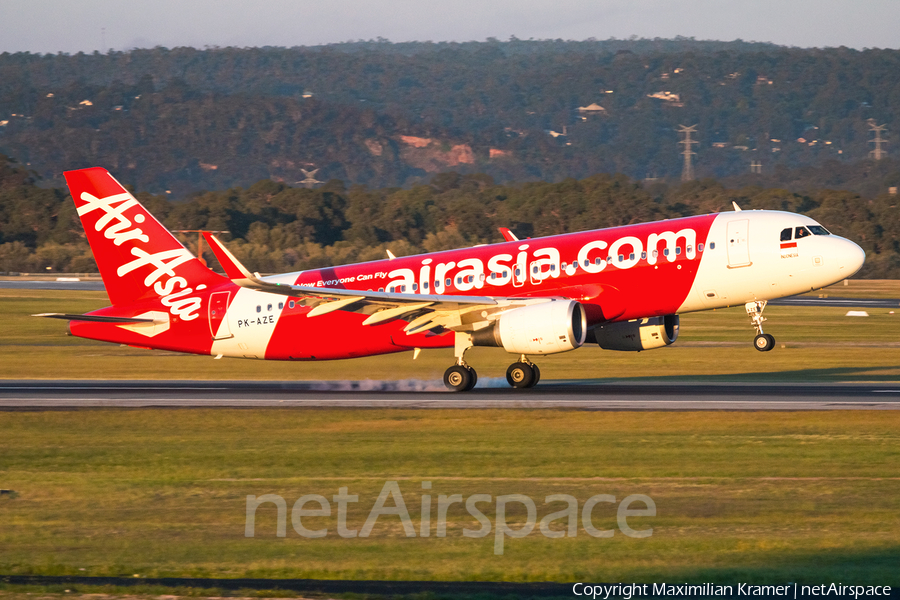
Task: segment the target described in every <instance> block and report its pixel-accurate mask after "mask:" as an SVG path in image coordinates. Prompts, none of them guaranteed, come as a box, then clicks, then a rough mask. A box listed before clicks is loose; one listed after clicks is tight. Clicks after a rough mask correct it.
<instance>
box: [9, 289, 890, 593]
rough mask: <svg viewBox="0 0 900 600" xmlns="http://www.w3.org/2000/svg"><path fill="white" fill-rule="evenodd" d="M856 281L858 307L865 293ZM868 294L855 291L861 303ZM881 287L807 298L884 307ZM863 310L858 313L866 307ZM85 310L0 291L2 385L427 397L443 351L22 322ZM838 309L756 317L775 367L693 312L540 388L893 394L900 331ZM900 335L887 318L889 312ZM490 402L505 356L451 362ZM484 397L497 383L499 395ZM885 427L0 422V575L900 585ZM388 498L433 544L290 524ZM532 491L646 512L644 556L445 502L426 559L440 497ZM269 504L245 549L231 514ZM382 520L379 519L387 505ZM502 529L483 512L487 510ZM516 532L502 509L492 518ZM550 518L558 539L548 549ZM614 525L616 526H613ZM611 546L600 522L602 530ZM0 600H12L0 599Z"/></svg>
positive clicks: (543, 415) (256, 418)
mask: <svg viewBox="0 0 900 600" xmlns="http://www.w3.org/2000/svg"><path fill="white" fill-rule="evenodd" d="M857 283H859V284H860V285H859V286H857ZM864 284H865V286H867V287H865V286H864ZM898 287H900V284H898V283H897V282H874V283H871V284H866V283H865V282H852V284H851V285H850V286H847V288H843V287H839V288H837V289H835V290H833V291H827V290H826V291H822V292H819V293H822V294H824V293H829V294H833V295H834V296H849V295H851V294H850V293H847V292H848V290H850V289H852V290H853V291H854V292H859V294H860V295H861V296H864V297H878V296H881V297H900V289H898ZM860 290H862V291H860ZM106 304H107V300H106V297H105V294H103V293H102V292H66V293H61V292H38V291H18V290H0V315H2V316H3V319H2V320H0V378H6V379H10V378H22V379H28V378H135V379H152V378H173V379H179V378H184V379H201V378H210V379H216V378H221V379H335V380H340V379H348V378H349V379H398V378H401V379H402V378H410V379H429V380H433V381H434V382H435V383H437V382H438V381H439V378H440V376H441V374H442V373H443V370H444V369H445V368H446V366H447V365H448V364H449V363H450V362H451V356H452V354H451V352H450V351H426V352H423V353H422V355H421V356H420V357H419V359H418V360H416V361H413V360H412V356H411V354H409V353H406V354H400V355H394V356H386V357H373V358H368V359H357V360H352V361H337V362H323V363H277V362H263V361H242V360H224V359H223V360H219V361H216V360H213V359H212V358H211V357H195V356H185V355H179V354H174V353H168V352H154V351H144V350H136V349H132V348H121V347H117V346H114V345H109V344H102V343H95V342H90V341H86V340H80V339H78V338H71V337H66V336H65V334H64V329H65V326H64V324H63V323H61V322H57V321H52V320H48V319H35V318H32V317H29V316H27V315H29V314H31V313H36V312H86V311H88V310H91V309H94V308H98V307H100V306H104V305H106ZM845 312H846V310H844V309H831V308H787V307H769V308H768V309H767V310H766V316H767V317H768V318H769V322H768V323H767V329H766V330H767V331H768V332H770V333H772V334H774V335H775V336H776V338H777V339H778V346H777V347H776V349H775V350H773V351H772V352H769V353H765V354H763V353H759V352H756V351H755V350H753V349H752V347H751V346H750V340H751V339H752V329H751V327H750V324H749V319H748V318H747V316H746V315H745V314H744V312H743V309H742V308H737V309H728V310H719V311H714V312H708V313H699V314H694V315H685V316H683V317H682V330H681V336H680V337H679V340H678V342H677V343H676V344H675V345H673V346H671V347H669V348H665V349H660V350H655V351H652V352H642V353H639V354H638V353H617V352H607V351H602V350H599V349H596V348H585V349H581V350H578V351H576V352H573V353H568V354H564V355H559V356H554V357H546V358H543V359H541V361H540V365H541V368H542V372H543V375H544V378H545V379H579V378H580V379H584V378H588V379H601V380H622V379H629V378H642V379H646V378H675V379H699V380H729V381H746V380H766V381H771V380H782V381H900V336H898V335H897V334H898V332H900V322H898V321H897V319H900V314H897V315H892V314H889V310H888V309H883V310H874V311H869V312H870V317H868V318H851V317H845V316H844V314H845ZM898 312H900V307H898ZM468 358H469V359H470V361H471V362H472V363H473V364H474V365H475V366H476V368H477V369H478V371H479V374H480V382H481V383H482V384H485V383H486V384H487V385H491V384H492V383H493V384H497V385H503V386H505V385H506V384H505V381H502V380H500V379H498V378H501V377H502V375H503V372H504V370H505V367H506V365H507V364H508V363H509V358H508V356H507V355H506V354H505V353H503V352H498V351H496V350H493V349H485V348H476V349H474V350H473V351H472V352H471V354H470V355H469V356H468ZM491 377H494V378H495V379H493V380H491V379H490V378H491ZM898 465H900V414H898V413H897V412H895V411H878V412H875V411H871V412H867V411H849V412H798V413H784V412H779V413H766V412H754V413H749V412H743V413H742V412H697V413H690V412H683V413H682V412H669V413H666V412H589V411H565V410H535V411H528V410H510V411H493V410H478V411H464V410H419V411H417V410H321V409H266V410H231V409H217V410H200V409H181V410H115V409H106V410H102V409H98V410H84V411H36V412H2V413H0V488H3V489H10V490H15V493H14V494H4V495H0V573H22V574H26V573H31V574H72V575H124V576H132V575H134V574H137V575H141V576H215V577H276V578H277V577H291V578H299V577H311V578H339V579H340V578H344V579H369V578H371V579H434V580H507V581H541V580H555V581H575V580H581V581H594V582H601V581H607V582H608V581H631V580H637V581H647V582H650V581H664V580H666V581H670V582H684V581H720V582H725V583H735V582H736V581H752V582H754V583H784V582H788V581H799V582H808V583H813V584H817V583H823V582H831V581H842V582H844V583H848V582H853V583H854V584H860V583H870V584H878V585H895V586H896V585H900V569H898V568H897V565H898V564H900V542H898V538H897V533H896V532H897V531H898V529H900V515H898V500H897V498H898V497H900V466H898ZM386 481H397V482H398V485H399V488H400V490H401V491H402V494H403V497H404V499H405V501H406V504H407V507H408V509H409V512H410V514H411V518H412V522H413V523H414V524H415V525H416V528H417V529H418V526H419V523H420V506H421V495H422V494H423V493H424V492H423V490H422V486H421V483H422V482H423V481H430V482H431V484H432V488H431V490H430V494H431V495H432V510H431V515H432V517H431V532H432V534H431V537H427V538H423V537H419V536H417V537H406V536H405V534H404V530H403V528H402V526H401V524H400V521H399V519H398V518H397V517H395V516H385V517H381V518H380V519H379V521H378V524H377V525H376V526H375V528H374V529H373V532H372V535H371V536H370V537H368V538H355V539H343V538H341V537H339V536H337V535H336V533H335V528H336V514H334V513H333V514H332V516H331V517H305V518H304V521H303V523H304V525H306V526H307V527H309V528H311V529H312V528H318V527H327V528H328V530H329V535H327V536H326V537H324V538H321V539H307V538H303V537H301V536H300V535H299V534H297V533H296V532H295V531H294V530H293V529H292V527H291V523H290V509H291V506H292V504H293V502H294V501H296V500H297V499H298V498H299V497H300V496H302V495H304V494H321V495H322V496H325V497H326V498H328V499H330V498H331V497H332V496H333V495H335V494H337V493H338V490H339V488H341V487H347V488H349V493H350V494H357V495H358V496H359V502H358V503H357V504H351V505H350V510H349V513H348V517H347V522H348V526H349V527H351V528H356V529H359V528H361V527H362V524H363V522H364V521H365V520H366V516H367V514H368V512H369V510H370V508H371V507H372V505H373V503H374V502H375V499H376V497H377V496H378V493H379V491H380V490H381V489H382V486H383V485H384V484H385V482H386ZM515 493H518V494H525V495H527V496H529V497H531V498H532V499H534V501H535V503H536V506H537V511H538V519H540V518H542V517H543V516H545V515H546V514H548V513H549V512H551V511H556V510H559V509H560V508H562V506H561V505H559V504H555V505H553V506H552V507H550V506H548V505H546V504H545V503H544V502H543V500H544V497H545V496H547V495H549V494H569V495H572V496H574V497H575V498H576V499H577V501H578V503H579V508H580V507H581V506H582V505H583V503H584V502H585V500H586V499H588V498H589V497H591V496H594V495H596V494H610V495H613V496H615V498H616V500H617V501H621V500H622V499H623V498H624V497H626V496H628V495H630V494H644V495H647V496H650V497H651V498H652V499H653V500H654V502H655V504H656V507H657V515H656V516H654V517H640V518H638V519H636V520H635V521H634V522H633V523H634V524H635V528H643V527H646V526H649V527H652V528H653V535H652V536H650V537H648V538H643V539H635V538H631V537H627V536H625V535H623V534H622V533H621V532H620V531H618V530H617V531H616V533H615V534H614V536H613V537H612V538H608V539H606V538H594V537H591V536H589V535H587V534H586V533H585V531H584V529H583V526H582V524H581V520H580V519H579V526H578V530H577V535H576V536H575V537H565V538H560V539H550V538H547V537H545V536H543V535H541V534H540V533H538V531H537V530H535V531H534V532H533V533H532V534H530V535H528V536H527V537H524V538H521V539H506V540H505V546H504V547H505V551H504V554H503V555H502V556H498V555H496V554H495V553H494V542H495V539H494V535H493V533H494V530H492V533H491V535H489V536H487V537H484V538H469V537H464V536H463V535H462V530H463V529H464V528H470V529H475V528H477V527H478V523H477V522H476V521H475V520H474V518H472V517H471V516H470V515H469V514H468V513H467V512H466V510H465V509H464V508H461V507H460V505H458V504H457V505H454V507H453V508H451V510H450V511H449V513H448V527H447V536H446V537H445V538H438V537H436V536H435V529H434V528H435V526H436V513H435V511H436V504H437V499H438V495H440V494H444V495H452V494H460V495H462V496H463V497H464V498H468V497H470V496H472V495H473V494H489V495H491V496H492V497H496V496H498V495H502V494H515ZM263 494H278V495H280V496H282V497H283V498H284V499H285V500H286V503H287V504H286V506H287V512H288V524H287V532H286V536H285V537H283V538H280V537H277V536H276V535H275V530H276V509H275V507H274V505H271V504H269V505H264V506H262V507H260V508H259V510H258V513H257V519H256V536H255V537H253V538H246V537H244V527H245V507H246V496H247V495H257V496H259V495H263ZM388 505H392V503H391V502H390V501H389V502H388ZM480 506H481V509H482V510H483V512H484V514H485V515H486V516H487V518H488V519H489V520H490V521H491V523H496V515H495V514H494V509H493V506H494V505H493V504H483V505H480ZM524 519H525V513H524V509H523V507H522V506H521V505H517V504H512V505H510V510H509V511H508V516H507V520H508V522H510V523H511V524H512V526H513V527H518V526H519V525H520V524H521V523H522V522H523V521H524ZM563 522H564V521H557V522H556V525H555V527H556V528H557V529H559V528H560V524H561V523H563ZM630 522H631V521H630ZM594 525H595V526H596V527H598V528H599V529H606V528H614V529H615V528H616V527H617V521H616V514H615V507H614V505H613V504H600V505H598V506H597V508H596V509H595V511H594ZM0 589H3V586H0Z"/></svg>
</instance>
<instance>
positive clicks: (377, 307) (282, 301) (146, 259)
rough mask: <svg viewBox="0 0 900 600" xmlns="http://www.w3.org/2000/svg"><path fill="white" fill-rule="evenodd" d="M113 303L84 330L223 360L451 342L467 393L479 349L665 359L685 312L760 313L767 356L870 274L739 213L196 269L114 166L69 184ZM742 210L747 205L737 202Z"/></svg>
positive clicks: (830, 244) (813, 237) (841, 244)
mask: <svg viewBox="0 0 900 600" xmlns="http://www.w3.org/2000/svg"><path fill="white" fill-rule="evenodd" d="M65 176H66V182H67V183H68V186H69V190H70V191H71V193H72V197H73V199H74V200H75V206H76V207H77V210H78V215H79V216H80V217H81V220H82V224H83V225H84V229H85V232H86V233H87V239H88V242H89V243H90V245H91V248H92V250H93V252H94V257H95V258H96V261H97V266H98V267H99V269H100V274H101V276H102V277H103V282H104V284H105V285H106V291H107V293H108V294H109V299H110V301H111V302H112V306H109V307H107V308H103V309H100V310H96V311H93V312H90V313H87V314H84V315H68V314H55V313H54V314H44V315H40V316H47V317H55V318H62V319H68V320H69V325H68V330H69V333H71V334H72V335H75V336H79V337H84V338H89V339H94V340H102V341H107V342H114V343H117V344H128V345H130V346H137V347H142V348H157V349H163V350H174V351H179V352H190V353H196V354H208V355H212V356H215V357H216V358H221V357H223V356H227V357H241V358H259V359H269V360H299V361H312V360H333V359H341V358H354V357H359V356H369V355H375V354H387V353H390V352H402V351H406V350H415V351H416V352H418V351H419V350H420V349H423V348H446V347H452V348H453V349H454V355H455V357H456V362H455V364H453V365H451V366H450V367H449V368H448V369H447V371H446V373H445V374H444V383H445V384H446V386H447V387H448V388H449V389H450V390H453V391H466V390H470V389H472V387H474V386H475V382H476V380H477V376H476V374H475V370H474V369H473V368H472V367H471V366H469V365H468V364H467V363H466V360H465V355H466V351H467V350H468V349H469V348H472V347H473V346H498V347H502V348H503V349H505V350H506V351H507V352H509V353H510V354H513V355H516V357H517V358H516V359H515V362H513V364H512V365H510V367H509V369H508V370H507V373H506V378H507V380H508V381H509V384H510V385H512V386H513V387H515V388H529V387H532V386H534V385H535V384H536V383H537V382H538V380H539V379H540V370H539V369H538V367H537V365H535V364H534V363H533V362H531V357H535V356H539V355H542V354H555V353H559V352H568V351H570V350H575V349H576V348H579V347H581V346H583V345H585V344H592V345H593V344H596V345H598V346H600V347H601V348H604V349H607V350H650V349H653V348H660V347H663V346H666V345H669V344H671V343H673V342H674V341H675V339H676V338H677V337H678V315H679V314H680V313H686V312H693V311H701V310H710V309H714V308H721V307H727V306H735V305H741V304H743V305H744V306H745V307H746V310H747V313H748V314H749V315H750V318H751V322H752V325H753V327H754V328H755V329H756V337H755V339H754V341H753V344H754V346H755V347H756V349H757V350H760V351H764V352H765V351H769V350H771V349H772V347H773V345H774V343H775V340H774V338H773V337H772V336H771V335H769V334H767V333H764V332H763V327H762V324H763V321H765V318H763V309H764V308H765V306H766V301H768V300H771V299H773V298H780V297H783V296H790V295H793V294H798V293H802V292H806V291H809V290H813V289H818V288H821V287H824V286H827V285H830V284H832V283H835V282H838V281H840V280H841V279H845V278H847V277H850V276H851V275H853V274H854V273H856V272H857V271H858V270H859V269H860V267H861V266H862V264H863V261H864V260H865V253H864V252H863V250H862V249H861V248H860V247H859V246H857V245H856V244H854V243H853V242H851V241H850V240H847V239H845V238H842V237H838V236H836V235H831V234H829V232H828V231H827V230H826V229H825V228H824V227H822V226H821V225H820V224H818V223H816V222H815V221H814V220H812V219H810V218H809V217H805V216H803V215H798V214H793V213H787V212H776V211H767V210H754V211H739V209H738V211H735V212H723V213H718V214H710V215H702V216H695V217H687V218H682V219H672V220H666V221H657V222H653V223H642V224H637V225H626V226H623V227H613V228H610V229H599V230H595V231H585V232H581V233H569V234H564V235H555V236H550V237H543V238H535V239H526V240H519V239H516V238H515V236H514V235H512V234H511V233H510V232H509V231H508V230H502V233H503V235H504V237H505V238H506V240H507V241H506V242H503V243H499V244H490V245H484V246H475V247H473V248H463V249H459V250H448V251H445V252H434V253H431V254H422V255H418V256H408V257H404V258H391V259H386V260H380V261H375V262H368V263H360V264H352V265H343V266H336V267H328V268H323V269H311V270H308V271H299V272H296V273H285V274H283V275H273V276H268V277H261V276H260V275H259V274H258V273H252V272H250V271H249V270H248V269H247V268H245V267H244V266H243V265H242V264H241V263H240V262H238V260H237V259H236V258H235V257H234V256H233V255H232V254H231V253H230V252H229V251H228V250H227V249H226V247H225V246H224V245H223V244H222V243H221V242H220V241H219V240H217V239H216V238H215V237H213V236H211V235H208V234H206V239H207V241H208V242H209V244H210V247H211V248H212V250H213V252H214V253H215V255H216V257H217V258H218V260H219V262H220V264H221V265H222V267H223V268H224V270H225V273H226V277H223V276H221V275H218V274H216V273H215V272H213V271H212V270H210V269H208V268H207V267H206V266H204V264H203V263H201V262H200V261H199V260H198V259H197V258H195V257H194V256H193V255H192V254H191V253H190V252H189V251H188V250H187V249H186V248H185V247H184V246H183V245H182V244H181V243H180V242H179V241H178V240H177V239H175V237H174V236H173V235H172V234H171V233H170V232H169V231H168V230H167V229H166V228H165V227H164V226H163V225H162V224H160V223H159V221H157V220H156V219H154V218H153V216H152V215H150V213H148V212H147V210H146V209H145V208H144V207H143V206H142V205H141V204H140V203H139V202H138V201H137V200H136V199H135V198H134V197H133V196H132V195H131V194H130V193H128V192H127V191H126V190H125V188H123V187H122V186H121V185H120V184H119V182H118V181H116V180H115V179H114V178H113V177H112V176H111V175H110V174H109V173H108V172H107V171H106V170H105V169H102V168H92V169H83V170H78V171H69V172H67V173H66V174H65ZM735 208H736V209H737V208H738V207H737V205H735Z"/></svg>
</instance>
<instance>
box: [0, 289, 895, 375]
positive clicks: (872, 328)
mask: <svg viewBox="0 0 900 600" xmlns="http://www.w3.org/2000/svg"><path fill="white" fill-rule="evenodd" d="M858 283H859V284H860V286H857V284H858ZM862 283H865V285H866V286H868V287H861V286H862ZM849 287H850V288H852V289H857V287H860V288H861V289H863V290H864V291H865V293H866V294H869V295H877V294H878V293H881V294H887V295H890V294H896V296H900V289H896V288H898V287H900V283H898V282H872V283H869V282H856V281H854V282H852V285H851V286H849ZM837 289H838V290H839V291H841V292H843V291H844V290H843V288H840V287H839V288H837ZM823 293H825V292H823ZM835 295H837V294H835ZM107 304H108V301H107V299H106V295H105V294H104V293H103V292H52V291H31V290H0V315H3V319H2V320H0V379H41V378H47V379H69V378H71V379H85V378H111V379H155V378H160V379H269V380H271V379H276V380H291V379H298V380H302V379H322V380H344V379H357V380H364V379H376V380H377V379H429V380H434V381H439V380H440V379H441V376H442V375H443V372H444V370H445V369H446V368H447V366H448V365H450V364H452V362H453V357H452V351H450V350H426V351H424V352H422V354H421V355H420V356H419V358H418V359H417V360H415V361H413V359H412V353H410V352H406V353H400V354H395V355H389V356H377V357H370V358H361V359H353V360H347V361H326V362H316V363H287V362H279V361H256V360H241V359H222V360H213V358H212V357H209V356H191V355H182V354H178V353H174V352H162V351H150V350H139V349H135V348H128V347H119V346H116V345H113V344H106V343H102V342H93V341H90V340H83V339H80V338H73V337H68V336H66V335H65V323H64V322H62V321H58V320H54V319H38V318H34V317H31V316H29V315H31V314H33V313H39V312H71V313H76V312H87V311H89V310H92V309H96V308H99V307H102V306H105V305H107ZM890 310H891V309H874V310H869V314H870V316H869V317H866V318H859V317H847V316H845V313H846V309H840V308H823V307H811V308H795V307H783V306H770V307H768V308H767V309H766V316H767V317H768V319H769V321H768V322H767V323H766V331H767V332H769V333H772V334H773V335H774V336H775V337H776V339H777V340H778V345H777V347H776V348H775V349H774V350H773V351H772V352H768V353H764V354H763V353H759V352H757V351H756V350H754V349H753V348H752V346H751V344H750V342H751V340H752V338H753V329H752V328H751V326H750V321H749V318H748V317H747V315H746V313H745V312H744V310H743V308H742V307H738V308H731V309H724V310H716V311H709V312H703V313H693V314H687V315H683V316H682V318H681V334H680V336H679V339H678V341H677V342H676V343H675V344H674V345H672V346H669V347H667V348H662V349H658V350H653V351H648V352H640V353H634V352H612V351H605V350H601V349H599V348H597V347H596V346H594V347H585V348H581V349H579V350H577V351H575V352H570V353H566V354H561V355H556V356H548V357H542V358H541V359H540V360H539V361H538V362H539V364H540V367H541V371H542V375H543V378H544V379H545V380H552V379H556V380H560V379H604V380H609V379H629V378H664V377H673V378H690V379H727V380H735V381H737V380H742V381H743V380H765V381H771V380H779V381H900V307H898V309H897V311H895V312H896V314H890ZM467 360H468V361H469V362H470V363H471V364H472V365H474V366H475V368H476V370H477V371H478V373H479V377H480V378H481V379H484V378H487V377H498V378H502V377H504V374H505V371H506V367H507V366H508V364H509V363H510V362H511V358H510V356H509V355H508V354H506V353H505V352H503V351H502V350H501V349H494V348H474V349H473V350H471V351H470V353H469V354H467Z"/></svg>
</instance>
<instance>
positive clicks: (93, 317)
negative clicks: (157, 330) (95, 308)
mask: <svg viewBox="0 0 900 600" xmlns="http://www.w3.org/2000/svg"><path fill="white" fill-rule="evenodd" d="M31 316H32V317H47V318H50V319H65V320H66V321H89V322H92V323H153V322H154V320H153V319H138V318H133V317H105V316H102V315H65V314H63V313H41V314H39V315H31Z"/></svg>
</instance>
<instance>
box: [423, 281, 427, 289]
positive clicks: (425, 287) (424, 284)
mask: <svg viewBox="0 0 900 600" xmlns="http://www.w3.org/2000/svg"><path fill="white" fill-rule="evenodd" d="M422 289H423V290H427V289H428V282H427V281H423V282H422Z"/></svg>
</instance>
